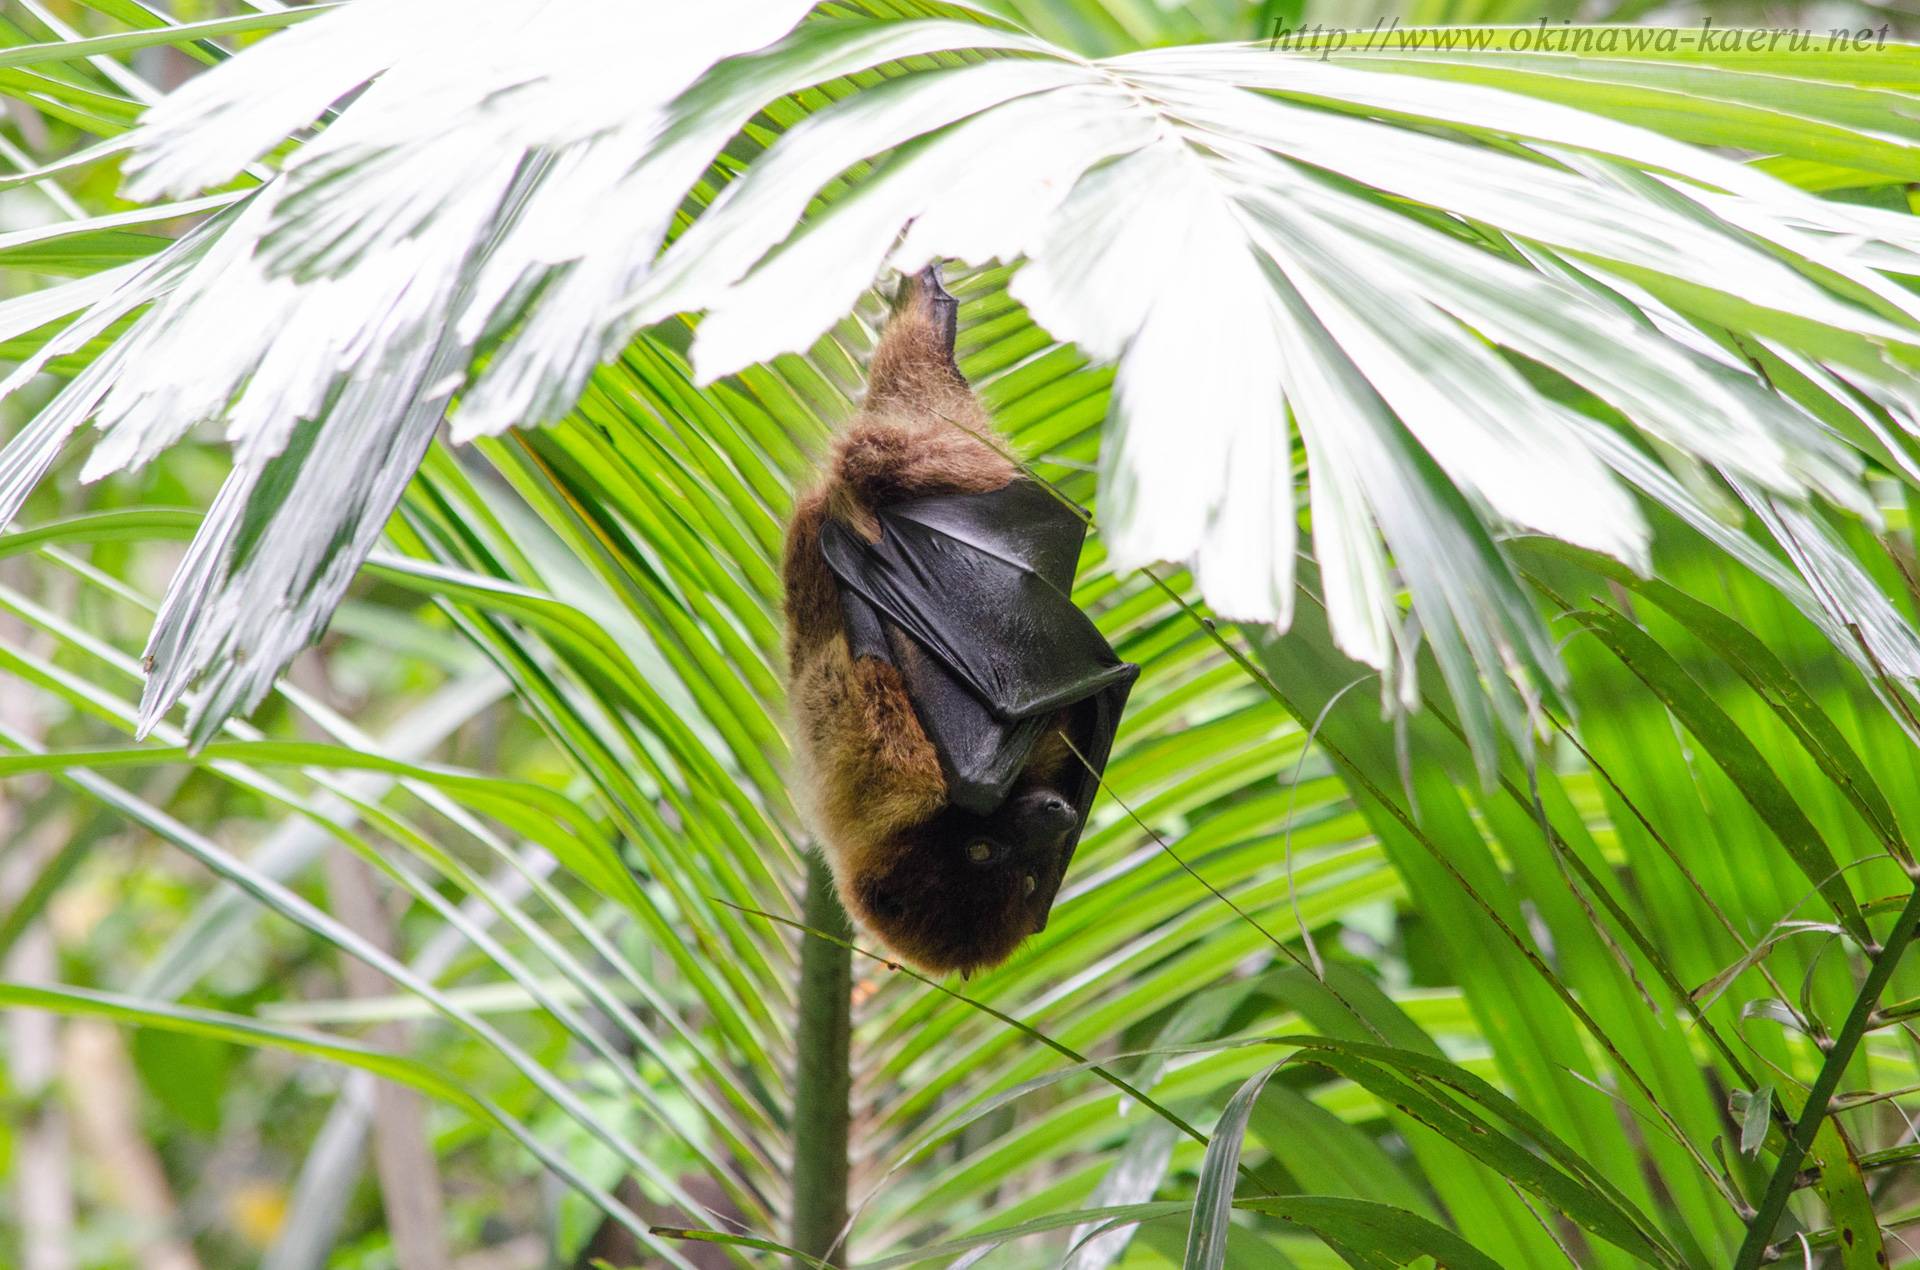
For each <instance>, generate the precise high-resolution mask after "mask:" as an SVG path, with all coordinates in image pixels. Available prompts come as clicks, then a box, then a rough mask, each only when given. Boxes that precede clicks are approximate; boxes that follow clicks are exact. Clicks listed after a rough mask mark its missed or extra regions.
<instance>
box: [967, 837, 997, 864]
mask: <svg viewBox="0 0 1920 1270" xmlns="http://www.w3.org/2000/svg"><path fill="white" fill-rule="evenodd" d="M967 859H969V860H971V861H973V862H974V863H975V864H985V863H986V862H987V861H989V860H991V859H993V844H992V843H991V842H988V841H987V840H986V839H985V838H976V839H974V840H973V841H972V842H969V843H968V844H967Z"/></svg>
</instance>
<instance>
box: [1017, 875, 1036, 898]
mask: <svg viewBox="0 0 1920 1270" xmlns="http://www.w3.org/2000/svg"><path fill="white" fill-rule="evenodd" d="M1038 885H1039V883H1037V882H1035V881H1034V880H1033V874H1031V873H1029V874H1027V876H1026V877H1024V878H1021V879H1020V894H1022V895H1032V894H1033V888H1034V887H1036V886H1038Z"/></svg>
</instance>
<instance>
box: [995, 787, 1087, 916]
mask: <svg viewBox="0 0 1920 1270" xmlns="http://www.w3.org/2000/svg"><path fill="white" fill-rule="evenodd" d="M1004 814H1005V815H1006V820H1007V829H1008V833H1007V837H1008V839H1010V840H1011V843H1012V845H1013V848H1014V852H1015V858H1016V859H1018V860H1019V861H1020V863H1021V865H1022V866H1023V868H1024V870H1025V871H1024V874H1023V881H1024V882H1025V883H1026V887H1025V894H1024V895H1023V897H1022V898H1023V900H1024V906H1025V908H1026V911H1027V916H1028V920H1029V921H1030V922H1031V923H1032V925H1031V927H1030V929H1031V931H1032V932H1033V933H1035V934H1038V933H1039V932H1040V931H1043V930H1045V929H1046V928H1047V913H1048V911H1049V910H1050V909H1052V907H1053V897H1054V895H1055V894H1057V893H1058V892H1059V890H1060V882H1061V880H1062V879H1061V875H1062V874H1063V873H1064V872H1065V871H1066V863H1067V851H1066V847H1067V844H1068V843H1069V842H1071V841H1072V840H1073V831H1074V830H1075V829H1076V828H1078V827H1079V824H1080V813H1079V812H1078V811H1076V810H1075V809H1074V806H1073V804H1072V803H1070V802H1068V801H1067V800H1066V799H1065V798H1063V797H1061V796H1060V795H1059V794H1058V793H1056V792H1055V791H1053V790H1051V789H1036V790H1030V791H1028V792H1027V793H1025V794H1022V795H1020V796H1019V797H1018V798H1015V799H1013V800H1012V801H1011V802H1009V803H1008V805H1007V807H1006V810H1005V813H1004Z"/></svg>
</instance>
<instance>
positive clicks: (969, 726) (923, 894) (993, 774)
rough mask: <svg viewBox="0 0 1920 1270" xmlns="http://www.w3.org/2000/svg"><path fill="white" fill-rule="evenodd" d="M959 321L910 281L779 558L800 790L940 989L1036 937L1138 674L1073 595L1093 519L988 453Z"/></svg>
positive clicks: (882, 934) (869, 911) (846, 874)
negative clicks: (958, 342) (961, 359)
mask: <svg viewBox="0 0 1920 1270" xmlns="http://www.w3.org/2000/svg"><path fill="white" fill-rule="evenodd" d="M957 308H958V303H957V301H955V300H954V298H953V297H952V296H951V295H949V294H947V291H946V289H945V288H944V287H943V286H942V285H941V280H940V273H939V269H938V267H937V266H933V265H930V266H928V267H927V268H926V269H925V270H923V271H922V272H921V273H919V274H918V275H916V276H915V277H912V278H909V279H907V280H905V281H904V282H903V283H902V284H901V290H900V296H899V299H898V300H897V301H896V302H895V305H894V312H893V317H892V320H891V321H890V322H889V323H888V325H887V329H886V331H885V333H884V334H883V335H882V336H881V339H880V345H879V347H878V348H877V349H876V350H875V351H874V355H873V363H872V366H871V368H870V371H869V375H868V386H867V401H866V406H865V408H864V409H863V410H862V411H861V412H860V415H859V416H858V417H857V418H856V419H854V420H853V422H852V423H850V424H849V425H848V426H847V427H846V428H845V429H844V430H843V431H842V432H841V433H840V435H839V436H838V437H836V438H835V441H834V446H833V451H832V454H831V455H830V457H829V458H828V460H827V463H826V465H825V467H826V470H825V472H824V474H823V475H824V482H823V484H822V485H821V486H820V488H819V489H817V490H815V491H814V492H813V493H811V494H809V495H807V496H806V497H805V498H803V499H802V500H801V501H800V503H799V505H798V506H797V507H796V508H795V510H794V514H793V521H792V523H791V524H790V525H789V526H788V529H787V560H786V590H787V595H786V607H787V658H788V663H789V668H790V673H791V681H790V693H789V702H790V706H791V709H792V712H793V721H794V725H795V727H794V730H795V734H796V735H795V741H796V743H797V748H798V751H799V759H800V774H801V778H802V780H803V783H804V786H805V790H804V792H805V794H806V796H807V798H808V799H809V800H810V802H811V811H812V816H813V823H814V827H815V829H816V830H817V831H818V833H819V835H820V837H821V839H822V844H823V845H824V847H825V849H826V856H827V862H828V864H829V865H830V866H831V867H832V869H833V876H834V880H835V883H836V884H837V886H838V889H839V892H840V899H841V902H842V903H843V904H844V905H845V906H846V908H847V911H848V912H849V913H851V914H852V915H853V916H854V918H855V919H857V920H858V921H859V922H860V923H861V924H862V925H863V926H865V927H866V928H867V929H868V930H870V931H872V932H873V933H874V934H875V935H877V936H878V937H879V938H880V939H881V940H883V941H885V943H886V944H887V946H888V947H889V948H891V949H892V950H893V951H894V952H895V953H897V954H898V955H899V956H901V957H902V958H904V959H906V960H907V961H910V962H912V963H913V964H915V965H917V966H920V967H921V968H923V969H925V970H929V971H934V972H936V973H937V972H944V971H949V970H959V971H963V972H968V971H972V970H974V969H977V968H980V967H984V966H992V965H997V964H998V963H1000V962H1002V961H1004V960H1006V958H1007V957H1008V956H1009V955H1010V954H1011V953H1012V952H1013V950H1014V949H1015V948H1016V947H1018V946H1019V944H1020V942H1021V941H1022V940H1024V939H1025V938H1026V937H1027V936H1028V935H1030V934H1032V933H1034V932H1036V931H1039V930H1042V929H1044V928H1045V926H1046V924H1047V913H1048V911H1049V910H1050V909H1051V908H1052V907H1053V899H1054V896H1055V895H1056V894H1057V893H1058V892H1059V890H1060V883H1061V881H1062V879H1063V878H1064V877H1065V876H1066V871H1067V862H1068V861H1069V860H1070V859H1072V857H1073V849H1074V845H1075V844H1076V843H1077V842H1078V841H1079V839H1080V831H1081V829H1082V827H1083V826H1084V825H1085V824H1086V818H1087V809H1088V807H1089V806H1091V804H1092V802H1093V795H1094V792H1095V791H1096V789H1097V788H1098V786H1099V773H1100V772H1101V771H1102V770H1103V769H1104V768H1105V767H1106V762H1107V754H1108V751H1109V749H1110V748H1111V747H1112V743H1113V733H1114V729H1115V727H1116V726H1118V724H1119V721H1120V712H1121V709H1122V707H1123V706H1124V705H1125V704H1126V699H1127V692H1128V690H1129V689H1130V688H1131V687H1132V686H1133V681H1134V678H1135V677H1136V676H1137V675H1138V674H1139V668H1138V667H1137V666H1133V665H1131V664H1129V663H1126V662H1122V661H1121V660H1120V659H1119V658H1118V657H1117V656H1115V655H1114V652H1113V649H1112V648H1110V647H1108V645H1107V642H1106V640H1104V639H1102V638H1101V636H1100V633H1099V631H1098V630H1097V629H1095V627H1094V625H1093V623H1092V622H1091V621H1090V620H1089V619H1088V618H1087V616H1086V614H1084V613H1082V612H1081V611H1080V610H1079V609H1078V608H1077V607H1075V605H1074V603H1073V601H1072V600H1071V599H1069V598H1068V592H1069V591H1070V590H1071V589H1072V586H1073V573H1074V567H1075V565H1076V563H1077V562H1078V560H1079V556H1080V541H1081V538H1082V537H1083V536H1084V534H1085V532H1086V526H1085V525H1084V524H1083V523H1082V521H1081V519H1080V518H1079V516H1078V515H1077V514H1076V513H1075V511H1074V509H1073V508H1071V507H1068V506H1065V505H1063V504H1062V503H1061V502H1060V501H1059V500H1058V499H1057V498H1056V497H1055V496H1054V495H1053V493H1052V492H1051V491H1049V490H1048V489H1046V488H1045V487H1043V486H1041V485H1038V484H1036V483H1035V482H1033V481H1031V480H1029V479H1027V478H1025V477H1023V476H1021V475H1020V474H1019V472H1018V470H1017V469H1016V468H1015V466H1014V464H1013V463H1012V462H1010V461H1009V460H1007V459H1006V458H1005V457H1003V456H1002V455H1001V454H999V453H998V452H997V451H996V450H994V449H993V448H992V447H991V446H989V445H988V444H987V443H986V442H985V441H984V440H982V439H981V438H982V437H989V436H992V435H994V434H993V424H992V423H991V422H990V421H989V420H988V418H987V415H986V412H985V411H984V410H983V409H982V408H981V406H980V403H979V402H978V401H976V400H975V399H974V395H973V392H972V391H971V390H970V389H969V388H968V387H967V381H966V380H965V379H964V378H963V377H962V376H961V374H960V369H959V367H958V365H956V364H955V362H954V352H953V341H954V330H955V313H956V310H957ZM1076 750H1077V751H1078V754H1077V755H1076V753H1075V751H1076ZM1081 756H1084V759H1085V761H1084V762H1083V761H1082V757H1081Z"/></svg>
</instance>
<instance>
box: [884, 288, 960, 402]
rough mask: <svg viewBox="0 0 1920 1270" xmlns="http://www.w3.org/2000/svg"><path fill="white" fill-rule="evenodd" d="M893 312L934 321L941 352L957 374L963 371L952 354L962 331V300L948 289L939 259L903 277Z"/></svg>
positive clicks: (894, 301)
mask: <svg viewBox="0 0 1920 1270" xmlns="http://www.w3.org/2000/svg"><path fill="white" fill-rule="evenodd" d="M893 311H894V314H895V316H896V317H898V316H903V315H905V314H909V313H911V314H915V315H916V316H919V317H923V318H925V319H926V320H927V321H928V322H931V323H932V324H933V329H934V330H935V331H936V332H938V333H939V338H940V352H941V354H942V355H943V356H944V357H945V358H946V359H947V362H948V363H949V364H950V365H952V366H953V372H954V374H955V375H958V374H959V373H960V366H959V363H958V362H956V361H955V360H954V355H953V342H954V339H955V337H956V336H957V335H958V334H959V333H960V301H958V300H956V299H954V298H953V295H952V294H951V293H950V292H949V291H948V290H947V288H946V284H945V282H944V281H943V280H942V278H941V276H940V262H939V261H937V260H936V261H932V262H930V263H929V264H928V265H927V267H926V268H925V269H922V270H921V271H920V272H919V273H916V274H911V275H908V276H907V277H904V278H902V279H901V280H900V290H899V292H898V293H897V294H896V295H895V296H894V300H893Z"/></svg>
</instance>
